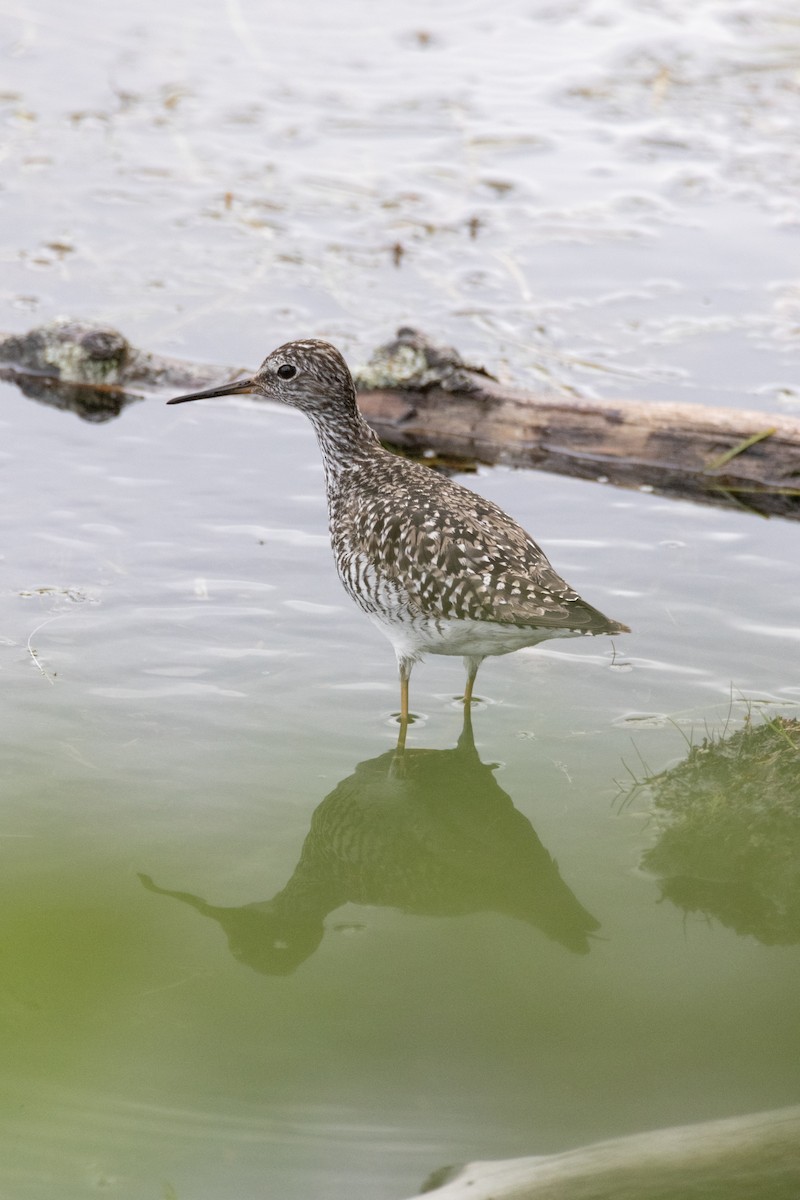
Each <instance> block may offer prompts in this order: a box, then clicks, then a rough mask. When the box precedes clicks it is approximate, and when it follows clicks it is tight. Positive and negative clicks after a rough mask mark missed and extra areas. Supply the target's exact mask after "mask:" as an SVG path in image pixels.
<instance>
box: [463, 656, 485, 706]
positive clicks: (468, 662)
mask: <svg viewBox="0 0 800 1200" xmlns="http://www.w3.org/2000/svg"><path fill="white" fill-rule="evenodd" d="M482 662H483V658H482V657H481V658H473V657H472V655H469V654H466V655H464V667H465V668H466V672H467V685H466V687H465V688H464V708H467V709H468V708H470V706H471V704H472V685H473V683H474V682H475V676H476V675H477V674H478V667H479V666H480V665H481V663H482Z"/></svg>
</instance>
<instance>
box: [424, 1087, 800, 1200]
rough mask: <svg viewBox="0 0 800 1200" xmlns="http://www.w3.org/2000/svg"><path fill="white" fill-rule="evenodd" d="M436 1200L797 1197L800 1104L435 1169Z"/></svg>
mask: <svg viewBox="0 0 800 1200" xmlns="http://www.w3.org/2000/svg"><path fill="white" fill-rule="evenodd" d="M422 1195H425V1196H430V1198H431V1200H797V1198H798V1197H799V1196H800V1107H795V1108H783V1109H778V1110H776V1111H774V1112H765V1113H754V1114H751V1115H748V1116H745V1117H732V1118H730V1119H728V1120H722V1121H706V1122H704V1123H702V1124H699V1125H681V1126H676V1127H675V1128H673V1129H657V1130H654V1131H653V1132H652V1133H639V1134H634V1135H633V1136H632V1137H624V1138H614V1139H612V1140H611V1141H607V1142H596V1143H594V1144H593V1145H590V1146H581V1147H580V1148H579V1149H577V1150H569V1151H567V1152H566V1153H564V1154H551V1155H546V1156H541V1157H536V1158H510V1159H504V1160H498V1161H497V1162H475V1163H468V1164H467V1165H466V1166H464V1167H462V1168H460V1169H459V1168H456V1169H451V1170H445V1171H442V1172H437V1174H436V1175H434V1176H433V1177H432V1178H431V1179H430V1180H429V1181H428V1183H427V1184H426V1185H425V1186H424V1187H423V1190H422V1193H420V1195H419V1196H415V1197H414V1200H421V1197H422Z"/></svg>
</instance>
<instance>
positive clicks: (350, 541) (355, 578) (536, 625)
mask: <svg viewBox="0 0 800 1200" xmlns="http://www.w3.org/2000/svg"><path fill="white" fill-rule="evenodd" d="M241 392H255V393H257V394H258V395H260V396H264V397H266V398H267V399H269V400H276V401H279V402H280V403H282V404H288V405H291V406H292V407H293V408H298V409H300V410H301V411H302V412H304V413H305V414H306V415H307V416H308V417H309V419H310V421H311V423H312V425H313V427H314V431H315V433H316V435H317V441H318V442H319V446H320V450H321V452H322V461H323V464H324V468H325V487H326V492H327V498H328V513H329V520H330V535H331V544H332V547H333V553H334V557H335V559H336V567H337V569H338V572H339V577H340V579H341V581H342V583H343V585H344V587H345V590H346V591H347V592H348V594H349V595H350V596H351V597H352V598H353V600H354V601H355V602H356V604H357V605H358V606H359V608H361V609H362V610H363V611H364V612H365V613H366V614H367V616H368V617H370V619H371V620H372V621H373V622H374V623H375V624H376V625H377V626H378V628H379V629H380V630H381V631H382V632H383V633H384V634H385V635H386V637H388V639H389V641H390V642H391V643H392V645H393V646H394V651H395V654H396V656H397V665H398V669H399V672H400V725H401V735H402V736H403V738H404V734H405V728H406V726H407V724H408V720H409V709H408V682H409V677H410V675H411V669H412V667H413V666H414V663H415V662H418V661H419V659H421V658H422V657H423V655H425V654H453V655H458V656H460V657H461V658H463V660H464V666H465V668H466V672H467V682H466V689H465V692H464V704H465V705H467V706H468V705H470V704H471V702H472V688H473V684H474V682H475V676H476V674H477V671H478V667H479V666H480V664H481V662H482V661H483V659H484V658H486V657H488V656H489V655H493V654H509V653H511V652H512V651H514V650H519V649H521V648H522V647H523V646H534V645H536V644H537V643H538V642H543V641H545V640H547V639H548V638H557V637H577V636H580V635H596V634H616V633H627V632H629V630H628V627H627V625H622V624H621V623H620V622H619V621H613V620H611V619H610V618H609V617H605V616H603V614H602V613H601V612H598V610H597V609H596V608H593V607H592V606H591V605H590V604H587V603H586V601H585V600H582V599H581V597H580V596H579V595H578V593H577V592H576V591H574V590H573V589H572V588H571V587H570V586H569V584H567V583H565V582H564V580H563V579H561V577H560V576H559V575H557V574H556V572H555V571H554V570H553V568H552V567H551V565H550V563H549V561H548V559H547V557H546V555H545V554H544V552H543V551H542V550H541V549H540V547H539V546H538V545H537V544H536V542H535V541H534V540H533V538H531V537H530V536H529V535H528V534H527V533H526V532H525V531H524V529H522V528H521V526H519V525H518V524H517V522H516V521H514V520H513V518H512V517H510V516H508V514H507V513H505V512H503V510H502V509H501V508H499V507H498V506H497V505H496V504H493V503H492V502H491V500H486V499H484V498H483V497H482V496H479V495H477V494H476V493H475V492H472V491H470V490H469V489H468V488H465V487H462V486H461V484H458V483H455V482H454V481H453V480H452V479H448V478H446V477H445V476H442V475H439V474H437V473H435V472H434V471H432V470H431V469H430V468H429V467H425V466H423V465H421V464H419V463H415V462H411V461H409V460H408V459H404V458H399V457H398V456H397V455H395V454H392V453H391V452H390V451H388V450H385V449H384V448H383V447H382V446H381V444H380V442H379V441H378V439H377V437H376V435H375V434H374V433H373V431H372V430H371V429H370V427H369V425H367V423H366V421H365V420H364V418H363V417H362V416H361V413H360V412H359V410H358V406H357V404H356V389H355V384H354V383H353V377H352V375H351V374H350V371H349V370H348V367H347V364H346V362H345V361H344V359H343V357H342V355H341V354H340V353H339V351H338V350H337V349H336V348H335V347H334V346H331V345H329V344H328V343H327V342H320V341H314V340H308V341H297V342H287V343H286V344H285V345H283V346H279V347H278V349H277V350H273V351H272V353H271V354H270V355H268V356H267V358H265V359H264V361H263V363H262V364H261V366H260V367H259V369H258V371H256V373H255V375H253V376H252V377H250V378H247V379H237V380H234V381H233V382H232V383H225V384H222V386H221V387H216V388H210V389H208V390H206V391H202V392H192V393H191V394H190V395H187V396H176V397H175V398H174V399H172V400H169V401H168V403H169V404H184V403H185V402H186V401H188V400H205V399H211V398H213V397H215V396H231V395H235V394H238V393H241Z"/></svg>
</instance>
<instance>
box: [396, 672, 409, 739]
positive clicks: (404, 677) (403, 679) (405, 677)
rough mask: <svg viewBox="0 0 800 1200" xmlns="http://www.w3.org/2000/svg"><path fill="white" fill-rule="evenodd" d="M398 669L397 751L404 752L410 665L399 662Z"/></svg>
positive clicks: (407, 720)
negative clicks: (398, 711)
mask: <svg viewBox="0 0 800 1200" xmlns="http://www.w3.org/2000/svg"><path fill="white" fill-rule="evenodd" d="M398 665H399V667H400V732H399V733H398V735H397V749H398V750H405V748H406V733H407V732H408V722H409V713H408V681H409V679H410V677H411V665H412V664H411V663H407V662H404V661H401V662H400V663H399V664H398Z"/></svg>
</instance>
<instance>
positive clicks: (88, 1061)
mask: <svg viewBox="0 0 800 1200" xmlns="http://www.w3.org/2000/svg"><path fill="white" fill-rule="evenodd" d="M641 8H642V6H640V5H634V4H632V3H631V4H625V3H621V2H620V3H603V2H602V0H576V2H575V3H570V4H565V5H559V6H551V5H545V4H541V3H533V4H530V3H529V4H520V5H516V4H512V5H509V6H507V9H506V10H505V11H504V12H503V13H502V14H499V15H498V14H496V13H494V12H490V11H487V10H486V8H485V6H482V5H478V4H463V3H462V4H459V5H458V6H452V5H450V4H449V3H446V4H442V5H439V6H437V9H436V12H435V13H434V14H432V13H431V12H430V11H429V10H430V6H429V5H423V4H422V3H416V0H414V2H412V3H411V4H409V5H406V6H404V7H403V10H402V12H401V11H400V10H397V12H394V11H393V12H392V13H388V12H387V13H386V14H383V16H382V17H381V21H380V22H379V23H374V24H373V22H374V20H375V18H374V15H373V14H374V11H375V10H374V9H373V8H372V7H371V6H370V7H368V6H366V5H364V4H359V3H351V4H349V5H348V6H346V8H345V9H342V7H341V6H339V7H338V8H337V10H336V12H335V14H334V13H333V10H331V9H330V8H329V7H326V6H322V5H319V4H316V3H308V4H306V5H304V6H303V7H302V8H298V9H297V10H292V11H290V10H289V9H288V7H287V8H286V10H285V11H284V9H283V7H282V6H277V8H275V7H273V8H271V9H269V10H268V9H259V8H257V7H256V6H255V5H252V4H250V3H237V2H236V0H230V2H229V3H227V4H225V5H217V4H212V3H211V2H210V0H205V2H202V0H201V3H199V4H195V5H194V6H192V9H191V11H189V10H186V11H185V12H181V11H180V10H170V12H168V13H164V12H163V11H162V10H161V9H156V8H155V6H151V5H150V3H149V0H144V3H141V4H140V5H138V6H137V9H136V11H135V12H131V10H130V9H121V10H119V11H116V10H115V11H111V10H107V9H105V8H103V9H102V10H101V9H100V8H99V7H95V6H93V5H91V4H89V5H87V6H85V9H84V11H85V15H86V19H85V20H83V19H82V21H81V24H80V27H79V32H78V29H77V27H75V26H74V18H73V17H72V16H71V15H68V14H67V13H66V12H62V11H61V10H58V11H56V10H55V9H54V8H53V9H51V7H50V6H49V5H47V4H45V3H39V4H36V5H29V4H20V5H19V6H18V7H17V8H15V9H14V10H13V11H9V12H8V14H7V15H6V17H5V20H6V21H7V22H8V28H9V36H8V38H7V39H6V41H5V43H4V46H5V49H4V51H3V53H4V55H5V58H4V61H3V65H4V69H5V79H6V82H5V83H4V85H3V86H4V88H7V92H6V93H4V97H3V103H4V104H5V114H6V123H5V125H4V126H3V133H2V137H3V143H2V149H3V152H4V154H5V161H4V176H3V183H2V186H3V188H4V190H3V191H2V193H0V200H2V203H3V211H4V241H3V256H4V260H5V262H4V271H3V288H2V293H0V302H2V304H3V314H4V315H2V316H0V328H5V329H12V328H14V329H24V328H27V327H28V326H30V325H32V324H34V323H38V322H40V321H42V320H45V319H47V318H49V317H51V316H53V315H55V314H56V313H58V312H67V313H69V314H70V315H73V316H79V315H83V316H91V317H99V318H101V319H103V320H106V321H111V322H113V323H115V324H117V325H118V326H119V327H120V328H121V329H122V330H123V331H124V332H125V333H126V334H127V335H128V336H129V337H131V339H132V340H134V341H135V342H137V343H138V344H140V345H143V346H147V347H148V348H151V349H155V350H159V351H162V352H169V353H180V354H183V355H185V356H187V357H192V358H203V359H206V360H209V361H219V362H234V361H237V360H239V361H241V362H243V363H248V364H252V363H254V362H255V361H256V360H257V359H258V358H259V356H260V355H261V354H262V353H263V352H265V351H266V350H267V349H268V348H269V347H271V346H272V345H273V344H276V343H277V342H279V341H281V340H282V339H284V338H285V337H290V336H295V335H298V334H302V335H308V334H314V335H317V336H326V337H329V338H332V339H334V340H336V341H337V342H338V343H340V344H341V345H342V346H343V347H344V348H345V349H346V350H348V352H349V354H350V356H351V358H352V359H353V360H354V361H358V359H359V358H363V357H365V356H366V354H367V352H368V351H369V349H370V348H372V347H373V346H374V345H375V344H376V343H377V342H379V341H381V340H384V339H385V338H386V336H387V335H388V334H390V333H391V332H392V329H393V328H394V326H396V325H398V324H401V323H406V322H408V321H413V322H414V323H416V324H417V325H419V326H420V327H421V328H423V329H424V330H425V331H426V332H427V333H429V334H431V335H433V336H437V337H440V338H443V339H445V340H450V341H451V342H452V343H454V344H455V345H457V346H458V347H459V348H460V349H461V350H462V351H464V352H466V353H468V354H469V355H471V356H472V357H476V358H479V359H480V358H482V359H483V360H484V361H486V362H487V363H488V365H490V366H492V367H494V368H497V369H500V370H501V371H502V370H503V369H506V370H507V372H508V374H509V375H510V376H511V377H513V378H514V379H517V380H526V381H528V382H537V381H538V382H545V383H548V384H550V383H555V384H559V385H563V386H569V387H579V388H580V389H581V390H583V391H589V390H592V389H594V390H597V391H599V392H602V393H604V394H607V395H610V394H616V393H624V394H628V395H635V396H638V397H644V398H648V397H649V398H652V399H658V398H660V397H670V398H676V397H677V398H679V399H687V398H695V399H698V400H702V401H703V402H706V403H724V404H739V405H747V406H748V407H753V406H759V405H761V406H763V407H764V408H776V407H777V408H782V409H783V410H784V411H797V393H796V391H794V390H793V389H794V388H795V387H796V367H797V361H798V360H797V338H796V326H797V313H798V308H797V304H798V290H797V280H796V278H795V276H796V270H795V264H796V261H797V260H796V245H797V220H796V195H797V185H798V181H800V156H799V152H798V142H797V137H796V129H797V123H796V117H795V113H794V106H795V105H796V99H797V62H798V26H797V22H796V19H795V17H794V15H793V8H792V7H791V6H789V5H787V4H784V5H781V4H772V5H770V6H768V7H765V6H763V5H759V6H753V5H747V4H739V5H734V6H733V7H731V5H730V4H722V3H715V2H712V0H709V2H707V3H700V4H694V5H692V6H691V8H690V9H689V7H688V6H687V5H685V4H683V3H677V2H670V0H663V2H661V3H656V4H652V5H648V6H647V10H646V12H643V11H640V10H641ZM309 27H312V28H313V29H314V30H315V31H317V33H318V34H319V36H314V37H310V36H309V35H308V28H309ZM34 80H35V81H36V86H34V82H33V81H34ZM476 222H477V223H476ZM396 245H400V246H401V248H402V253H401V254H400V255H399V261H398V263H397V265H395V259H396V258H397V257H398V256H397V255H396V254H395V252H394V249H393V248H394V247H395V246H396ZM162 401H163V397H150V398H148V399H147V400H146V401H144V402H142V403H138V404H133V405H131V406H129V407H128V408H126V409H125V410H124V412H123V414H122V415H121V416H120V418H119V419H118V420H115V421H109V422H107V423H103V424H93V423H88V422H83V421H81V420H79V419H78V418H77V417H76V416H75V415H74V414H71V413H66V412H61V411H58V410H57V409H55V408H53V407H48V406H47V405H46V404H42V403H36V402H34V401H32V400H30V399H26V398H25V397H23V396H22V395H21V394H20V393H19V392H17V391H16V390H14V389H13V388H11V387H10V386H8V385H2V391H1V392H0V467H1V468H2V469H1V470H0V529H2V552H3V558H2V560H1V561H2V585H1V586H0V682H1V683H2V685H3V687H2V695H3V700H4V703H3V721H2V733H1V734H0V736H1V737H2V742H3V762H4V765H5V778H6V787H5V792H4V804H3V808H2V813H1V814H0V853H2V862H3V871H2V876H0V889H2V896H3V908H4V917H5V921H4V926H5V932H4V935H3V937H2V939H0V961H1V962H2V966H1V967H0V1026H1V1027H2V1031H3V1032H2V1036H0V1047H2V1048H1V1049H0V1058H1V1059H2V1072H0V1112H2V1117H3V1120H2V1123H0V1192H3V1193H5V1194H8V1195H9V1196H13V1197H14V1198H15V1200H16V1198H17V1197H20V1198H24V1200H34V1198H35V1200H39V1198H40V1197H41V1200H50V1198H51V1197H52V1196H54V1195H57V1196H58V1197H59V1198H60V1200H61V1198H63V1200H72V1198H73V1197H75V1198H76V1200H77V1198H78V1197H84V1196H86V1195H92V1194H95V1193H96V1192H98V1191H102V1192H104V1193H107V1194H110V1195H118V1196H120V1197H130V1198H135V1200H139V1198H140V1197H141V1198H142V1200H144V1198H146V1197H163V1200H174V1198H175V1197H179V1198H182V1197H184V1196H192V1197H194V1198H196V1200H219V1198H220V1197H228V1196H233V1195H235V1196H237V1197H242V1198H246V1197H247V1198H249V1197H261V1196H264V1195H275V1196H280V1197H282V1198H286V1200H295V1198H297V1200H300V1198H301V1197H302V1198H304V1200H308V1198H309V1197H320V1198H322V1197H324V1198H325V1200H340V1198H341V1200H345V1198H348V1200H351V1198H352V1197H353V1196H358V1197H362V1196H363V1197H364V1198H365V1200H384V1198H385V1200H392V1198H394V1200H399V1198H400V1197H402V1196H406V1195H410V1194H412V1193H414V1192H415V1191H417V1190H418V1188H419V1185H420V1183H421V1181H422V1179H423V1178H424V1177H425V1176H426V1175H427V1174H428V1173H429V1172H430V1171H431V1170H432V1169H434V1168H436V1167H438V1166H440V1165H442V1164H443V1163H445V1162H454V1161H459V1160H464V1159H469V1158H475V1157H495V1156H507V1155H513V1154H532V1153H547V1152H550V1151H555V1150H558V1149H561V1148H565V1147H568V1146H572V1145H576V1144H578V1143H580V1142H583V1141H586V1140H589V1139H591V1138H596V1137H602V1136H610V1135H616V1134H626V1133H630V1132H633V1131H635V1130H640V1129H646V1128H650V1127H655V1126H661V1125H667V1124H672V1123H676V1122H685V1121H690V1120H694V1119H698V1120H700V1119H706V1118H715V1117H720V1116H724V1115H727V1114H732V1113H739V1112H747V1111H754V1110H758V1109H766V1108H771V1107H777V1106H780V1105H783V1104H787V1103H793V1102H796V1101H797V1095H798V1083H799V1080H798V1068H797V1064H798V1062H800V1053H799V1051H800V1045H798V1042H799V1041H800V1034H798V1030H799V1029H800V1022H798V1020H797V1000H796V997H797V994H798V984H799V983H800V978H799V976H800V968H799V967H798V960H797V945H796V939H795V944H791V940H792V939H791V938H786V939H785V940H786V941H788V942H789V943H790V944H786V945H772V944H766V940H765V939H764V938H763V937H762V938H761V939H760V938H759V937H758V936H756V935H755V934H754V933H752V932H751V933H744V932H737V927H736V925H735V923H731V924H728V925H726V924H724V923H723V922H722V920H720V919H719V918H718V917H715V916H710V915H708V914H707V913H704V912H703V911H699V912H695V913H686V912H684V911H683V909H681V908H679V907H677V906H675V905H674V904H673V903H671V902H670V901H669V900H666V899H664V898H663V895H662V887H661V885H660V884H659V882H658V880H656V879H655V878H654V877H653V876H652V875H650V874H649V873H647V872H646V871H645V870H643V869H642V866H641V862H642V857H643V855H644V854H645V852H646V851H647V849H648V848H649V847H651V846H652V845H653V844H654V843H655V842H656V840H657V839H658V836H659V829H658V823H657V822H656V821H655V820H654V819H653V814H652V805H651V798H650V796H649V795H648V793H647V792H646V791H644V792H640V793H637V794H636V795H634V796H633V797H631V796H630V795H628V794H627V793H626V792H625V790H624V789H625V788H627V787H628V786H629V785H630V783H631V780H632V778H634V777H635V778H642V777H643V776H645V775H647V774H649V773H653V772H657V771H660V770H663V769H664V768H666V767H668V766H671V765H675V764H676V763H678V762H680V761H681V760H682V759H683V758H684V757H685V756H686V754H687V752H688V742H691V741H695V742H696V741H699V740H701V739H702V737H703V736H705V735H706V734H707V733H709V732H710V733H714V734H717V735H719V736H724V735H725V734H726V733H727V732H730V731H731V730H733V729H735V728H738V727H740V726H741V723H742V721H743V720H744V718H745V715H746V713H747V712H748V711H750V712H752V713H753V714H754V719H756V720H758V719H760V717H761V716H762V715H766V716H769V715H771V714H774V713H783V714H785V715H788V716H792V715H798V706H799V705H800V682H799V681H798V659H799V658H800V641H799V640H798V631H797V601H796V597H797V594H798V586H799V585H800V568H798V563H800V526H798V525H797V524H795V523H790V522H781V521H764V520H761V519H758V518H756V517H754V516H752V515H751V514H749V513H748V512H746V511H742V512H735V511H724V510H716V509H714V508H711V507H705V508H704V507H696V506H692V505H689V504H683V503H676V502H673V501H667V500H663V499H660V498H658V497H655V496H653V495H649V494H647V493H646V492H637V493H634V492H624V491H617V490H614V489H611V488H607V487H603V486H601V485H598V484H589V483H585V482H581V481H577V480H567V479H560V478H558V477H555V476H540V475H537V474H535V473H521V472H509V471H504V470H494V471H492V472H481V473H479V474H478V475H477V476H468V477H465V482H467V483H468V485H469V486H472V487H475V488H476V489H477V490H479V491H481V492H483V493H484V494H486V495H489V496H491V497H492V498H493V499H495V500H497V501H498V502H499V503H500V504H501V505H502V506H503V507H504V508H506V509H508V510H509V511H510V512H512V513H514V515H515V516H516V517H518V519H519V520H520V521H521V522H522V523H523V524H524V525H525V526H526V527H527V528H528V529H530V530H531V531H532V532H533V533H534V534H535V535H536V537H537V539H539V540H540V541H541V543H542V544H543V546H544V548H545V549H546V550H547V552H548V553H549V555H550V556H551V558H552V560H553V562H554V564H555V566H556V567H557V569H558V570H559V571H560V572H561V573H563V575H564V576H565V577H566V578H567V579H568V580H569V581H570V582H571V583H572V584H573V585H575V586H576V587H577V588H578V589H579V590H580V591H581V592H582V593H583V594H584V595H585V596H586V597H587V599H589V600H590V601H591V602H592V603H595V604H596V605H597V606H598V607H599V608H601V609H602V610H604V611H606V612H608V613H609V615H611V616H613V617H615V618H617V619H619V620H622V621H625V622H627V623H628V624H630V625H631V627H632V628H633V630H634V632H633V633H632V634H631V635H629V636H626V637H624V638H619V639H617V640H616V642H615V643H614V644H612V643H611V642H610V641H609V640H607V639H596V640H593V641H585V642H584V641H576V642H572V643H552V644H551V645H550V646H544V647H540V648H538V649H536V650H530V651H523V652H520V653H519V654H516V655H512V656H509V657H507V658H505V659H497V660H494V661H490V662H487V663H486V664H484V666H483V668H482V670H481V674H480V675H479V678H478V684H477V691H478V693H479V695H480V702H479V703H478V704H477V705H476V707H475V711H474V717H473V719H474V732H475V744H476V751H477V758H476V757H475V756H474V755H472V754H471V752H470V748H469V745H468V744H465V743H464V741H462V743H461V747H460V749H456V746H457V742H458V739H459V735H460V733H461V724H462V712H461V707H460V705H459V704H458V702H457V699H456V697H457V696H458V695H459V694H460V691H461V688H462V683H463V680H462V674H461V665H460V663H459V662H458V661H456V660H448V659H439V660H437V659H432V660H430V661H429V662H428V663H426V664H424V665H423V666H421V667H419V668H417V669H416V670H415V673H414V676H413V678H412V707H413V709H414V711H415V713H416V715H417V720H416V722H415V723H414V725H413V727H412V729H411V731H410V734H409V746H410V753H409V756H408V759H407V762H406V765H405V766H404V767H403V768H402V769H400V768H399V767H398V766H397V764H396V762H395V761H394V759H393V756H392V755H391V749H392V746H393V744H394V739H395V737H396V732H397V726H396V724H395V722H394V720H393V716H392V714H393V713H394V711H395V710H396V707H397V704H398V695H397V683H396V679H395V667H394V661H393V655H392V652H391V648H390V646H389V644H388V643H387V642H384V640H383V639H382V638H381V637H380V635H379V634H378V633H377V632H376V631H374V630H373V629H372V627H371V626H370V625H369V624H368V623H367V622H365V621H364V620H363V618H362V617H361V615H360V614H359V613H358V612H357V611H356V610H355V609H354V608H352V607H351V606H350V604H349V601H348V600H347V597H346V596H345V595H344V593H343V592H342V591H341V589H340V586H339V583H338V581H337V579H336V576H335V572H334V568H333V564H332V561H331V556H330V550H329V546H328V540H327V533H326V515H325V508H324V500H323V495H322V471H321V466H320V463H319V458H318V453H317V449H316V446H315V443H314V439H313V436H312V433H311V430H310V428H309V427H308V426H307V424H306V422H305V421H304V419H303V418H302V417H300V416H299V415H297V414H294V413H292V412H287V411H279V410H276V409H273V408H270V407H267V406H264V405H259V404H257V403H255V402H254V401H251V400H248V399H240V400H232V401H228V402H220V403H210V404H204V405H194V406H191V407H187V408H182V409H167V408H165V407H163V403H162ZM323 802H325V803H324V804H323ZM490 833H491V836H490ZM307 836H308V838H309V840H308V842H307V843H306V849H305V851H303V846H304V842H305V839H306V838H307ZM301 852H303V855H304V857H303V858H302V859H301ZM551 857H552V858H553V859H555V860H557V866H554V865H553V864H552V862H551V861H550V858H551ZM289 881H291V883H290V882H289ZM287 884H288V885H289V886H288V888H287ZM279 894H281V895H280V896H279ZM276 897H279V898H278V899H276ZM248 906H255V907H248ZM745 915H746V914H745ZM595 922H596V923H597V924H598V926H599V928H597V929H596V930H594V928H593V927H594V924H595ZM744 924H746V922H745V921H743V922H742V923H741V924H740V927H741V926H742V925H744Z"/></svg>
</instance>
